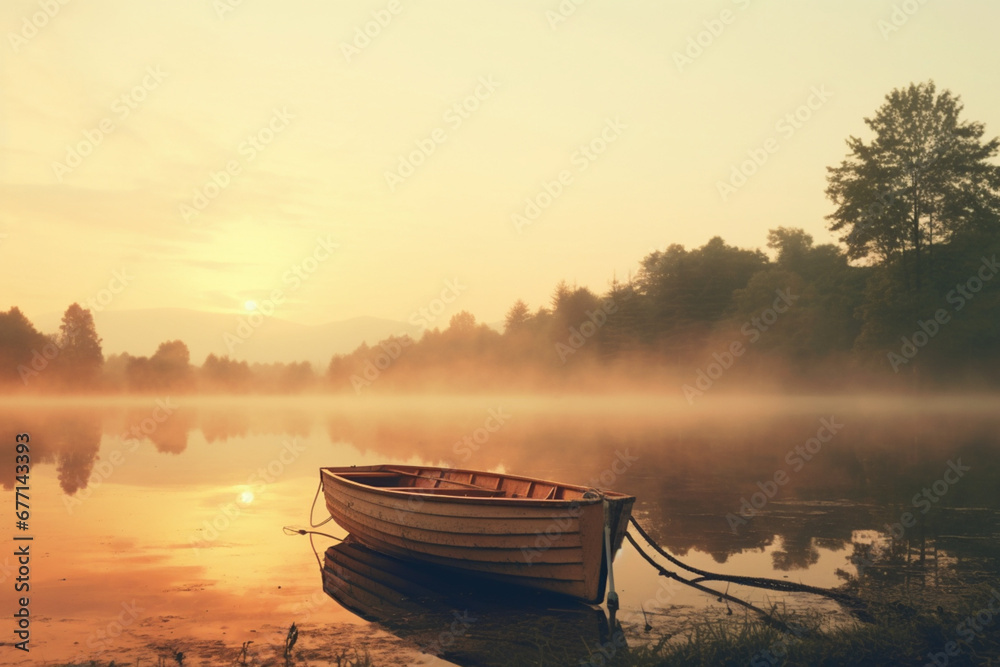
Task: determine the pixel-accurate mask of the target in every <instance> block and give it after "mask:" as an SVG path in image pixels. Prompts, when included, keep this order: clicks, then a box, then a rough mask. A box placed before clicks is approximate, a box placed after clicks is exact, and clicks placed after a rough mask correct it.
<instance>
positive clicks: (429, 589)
mask: <svg viewBox="0 0 1000 667" xmlns="http://www.w3.org/2000/svg"><path fill="white" fill-rule="evenodd" d="M323 590H324V591H325V592H326V593H327V594H328V595H329V596H330V597H332V598H333V599H334V600H336V601H337V602H338V603H340V604H341V605H342V606H343V607H345V608H347V609H348V610H350V611H352V612H354V613H355V614H357V615H359V616H361V617H362V618H364V619H365V620H368V621H372V622H374V623H377V624H379V625H380V626H382V627H383V628H385V629H386V630H388V631H389V632H391V633H392V634H394V635H396V636H398V637H401V638H403V639H407V640H410V641H412V642H414V643H415V644H416V645H417V646H418V647H419V649H420V650H421V651H422V652H424V653H429V654H432V655H437V656H439V657H441V658H444V659H445V660H448V661H450V662H454V663H456V664H459V665H562V664H565V665H579V664H581V663H583V664H585V663H587V661H588V660H591V659H593V658H598V657H599V656H606V655H609V654H610V653H611V652H612V651H617V650H620V649H621V648H622V646H623V644H624V640H623V637H622V634H621V632H620V631H618V632H616V633H615V639H616V641H611V635H610V633H609V631H608V619H607V616H606V615H605V613H604V610H603V609H601V608H598V607H594V606H591V605H588V604H584V603H582V602H577V601H574V600H571V599H568V598H566V597H565V596H556V595H552V594H547V593H543V592H541V591H532V590H528V589H522V588H519V587H516V586H510V585H506V586H505V585H502V584H498V583H496V582H492V581H489V580H486V579H482V578H479V577H475V576H474V575H468V574H464V573H457V572H455V571H453V570H446V569H442V568H436V567H434V566H432V565H427V564H424V563H415V562H409V561H401V560H397V559H395V558H391V557H389V556H384V555H382V554H380V553H377V552H375V551H372V550H371V549H368V548H367V547H365V546H364V545H362V544H360V543H359V542H357V541H356V540H355V539H353V538H351V537H348V538H347V540H345V541H344V542H342V543H341V544H338V545H335V546H332V547H330V548H329V549H327V550H326V555H325V562H324V564H323ZM598 664H600V662H599V663H598Z"/></svg>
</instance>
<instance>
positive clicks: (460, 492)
mask: <svg viewBox="0 0 1000 667" xmlns="http://www.w3.org/2000/svg"><path fill="white" fill-rule="evenodd" d="M381 488H382V489H384V490H386V491H405V492H406V493H423V494H429V495H436V496H465V497H470V498H496V497H499V496H503V491H491V490H489V489H462V488H458V489H446V488H442V487H430V486H383V487H381Z"/></svg>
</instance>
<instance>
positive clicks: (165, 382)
mask: <svg viewBox="0 0 1000 667" xmlns="http://www.w3.org/2000/svg"><path fill="white" fill-rule="evenodd" d="M962 110H963V108H962V104H961V100H960V98H959V97H958V96H955V95H953V94H952V93H951V92H949V91H942V92H938V91H937V88H936V86H935V84H934V83H933V82H932V81H929V82H926V83H921V84H910V85H909V86H908V87H906V88H903V89H898V90H894V91H892V92H891V93H890V94H889V95H887V96H886V101H885V103H884V104H883V105H882V106H881V107H880V108H879V109H878V110H877V111H876V113H875V115H874V116H873V117H871V118H866V119H865V123H866V124H867V126H868V128H869V129H870V130H871V133H872V138H871V139H870V140H868V141H865V140H862V139H860V138H857V137H853V136H852V137H850V138H849V139H848V140H847V147H848V153H847V156H846V157H845V159H844V160H843V161H842V162H841V164H840V165H837V166H834V167H830V168H828V172H829V173H828V179H827V189H826V194H827V196H828V197H829V199H830V200H831V202H832V203H833V205H834V207H835V208H834V212H833V213H832V214H831V215H829V216H828V226H829V229H830V230H832V231H834V232H837V233H839V234H840V245H835V244H820V245H816V244H815V243H814V239H813V237H812V236H811V235H810V234H808V233H806V232H805V231H804V230H802V229H799V228H791V227H777V228H774V229H771V230H770V231H769V232H768V234H767V238H766V248H767V249H768V251H769V253H766V252H764V251H763V250H761V249H749V248H739V247H735V246H731V245H728V244H727V243H726V242H725V241H724V240H723V239H722V238H720V237H715V238H712V239H711V240H709V241H708V242H707V243H706V244H705V245H703V246H701V247H699V248H693V249H686V248H685V247H683V246H681V245H678V244H673V245H669V246H667V247H666V248H665V249H664V250H658V251H655V252H652V253H650V254H648V255H647V256H646V257H644V258H642V260H641V261H640V262H639V266H638V269H637V271H636V272H635V274H634V275H630V276H629V277H628V279H627V280H624V281H619V280H617V279H613V280H611V281H610V282H609V284H608V287H607V289H606V290H604V291H603V292H602V293H596V292H594V291H592V290H590V289H588V288H586V287H578V286H575V285H569V284H567V283H565V282H561V283H559V284H558V285H557V286H556V288H555V290H554V291H553V294H552V297H551V299H550V301H549V303H547V304H544V305H541V306H539V307H537V308H534V309H533V308H532V307H530V306H529V305H528V304H527V303H525V302H524V301H522V300H518V301H516V302H515V303H514V304H512V305H511V307H510V309H509V310H508V312H507V314H506V317H505V320H504V323H503V327H502V330H501V331H498V330H496V329H494V328H492V327H490V326H488V325H486V324H483V323H478V322H477V321H476V318H475V317H474V316H473V315H472V314H471V313H468V312H466V311H462V312H459V313H457V314H455V315H454V316H452V318H451V320H450V322H449V325H448V327H446V328H444V329H438V328H434V329H428V330H425V331H424V332H423V333H422V335H421V336H420V337H419V338H418V339H414V338H411V337H409V336H396V337H390V338H388V339H386V340H383V341H380V342H379V343H377V344H375V345H371V346H369V345H368V344H362V345H360V346H359V347H358V348H357V349H355V350H354V351H353V352H351V353H349V354H336V355H334V356H333V357H332V359H331V360H330V363H329V365H328V367H327V368H326V369H323V370H322V373H317V372H315V371H314V369H313V368H312V367H311V366H310V365H309V364H308V363H306V362H302V363H299V364H253V365H250V364H248V363H247V362H245V361H238V360H234V359H231V358H229V357H226V356H223V357H218V356H216V355H209V356H208V357H207V358H206V359H205V360H204V362H203V363H202V365H201V366H200V367H195V366H193V365H192V364H191V363H190V355H189V353H188V349H187V346H186V345H185V344H184V343H183V342H182V341H167V342H164V343H163V344H162V345H160V347H159V349H157V351H156V353H155V354H153V355H152V356H151V357H148V358H147V357H132V356H130V355H128V354H120V355H114V356H111V357H109V358H107V359H104V357H103V355H102V352H101V341H100V338H99V336H98V335H97V332H96V331H95V329H94V324H93V318H92V316H91V314H90V312H89V311H87V310H86V309H83V308H81V307H80V306H79V305H77V304H73V305H71V306H70V307H69V308H68V309H67V311H66V313H65V315H64V317H63V321H62V325H61V326H60V330H59V332H58V333H57V334H54V335H48V336H46V335H44V334H42V333H40V332H38V331H37V330H36V329H35V328H34V326H33V325H32V324H31V323H30V322H29V321H28V320H27V318H26V317H24V315H23V314H22V313H21V311H20V310H18V309H17V308H12V309H11V310H10V311H8V312H6V313H2V312H0V383H3V384H4V385H6V386H7V387H8V388H11V387H17V386H18V385H23V386H31V385H32V384H34V386H37V387H40V388H58V389H64V390H70V391H72V390H88V389H103V390H107V391H139V392H144V391H167V390H168V391H225V392H239V391H260V392H288V391H304V390H314V389H329V390H334V391H354V392H356V393H363V392H365V391H377V390H380V389H431V390H433V389H441V390H456V389H458V390H474V389H483V390H489V389H503V388H520V389H525V388H536V389H546V388H557V387H564V388H579V387H584V386H586V385H588V384H592V385H594V386H607V385H609V384H610V385H614V386H617V383H618V382H621V383H626V384H631V385H634V386H636V387H649V388H663V387H664V386H666V387H667V388H669V387H670V386H671V384H673V385H674V386H677V387H678V388H681V389H683V391H684V392H685V395H686V396H688V397H689V398H690V397H691V396H692V395H700V394H701V393H704V391H707V389H708V388H710V387H711V386H712V385H713V384H714V383H715V382H716V381H717V380H720V378H721V377H722V375H723V374H726V376H727V381H731V382H733V383H734V386H735V383H736V381H737V379H738V380H739V382H752V383H756V384H757V385H760V386H768V385H773V386H776V387H787V386H789V385H795V386H855V385H858V384H863V385H866V386H867V385H868V384H869V383H871V382H876V383H878V382H885V383H887V384H892V383H899V382H904V383H907V384H914V383H916V384H921V385H922V384H931V385H935V384H940V383H948V384H963V385H970V384H971V385H982V386H996V385H997V384H998V380H1000V318H998V317H997V315H998V314H1000V279H998V278H997V274H998V273H1000V265H998V264H997V256H998V254H1000V168H998V167H997V166H996V165H994V164H993V162H992V160H993V158H995V157H996V155H997V152H998V149H1000V140H998V139H997V138H993V139H989V140H986V139H984V133H985V128H984V126H983V125H982V124H981V123H976V122H970V121H965V120H963V119H962V118H961V114H962ZM728 378H732V380H729V379H728ZM691 392H693V393H691Z"/></svg>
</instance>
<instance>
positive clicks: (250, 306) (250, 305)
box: [243, 299, 257, 310]
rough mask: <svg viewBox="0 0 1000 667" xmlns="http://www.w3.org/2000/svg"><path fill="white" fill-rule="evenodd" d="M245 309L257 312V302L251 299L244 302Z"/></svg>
mask: <svg viewBox="0 0 1000 667" xmlns="http://www.w3.org/2000/svg"><path fill="white" fill-rule="evenodd" d="M243 307H244V308H245V309H247V310H257V302H256V301H254V300H253V299H249V300H247V301H244V302H243Z"/></svg>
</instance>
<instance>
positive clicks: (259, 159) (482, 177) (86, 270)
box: [0, 0, 1000, 323]
mask: <svg viewBox="0 0 1000 667" xmlns="http://www.w3.org/2000/svg"><path fill="white" fill-rule="evenodd" d="M63 1H64V2H66V4H65V5H61V4H58V2H57V0H40V1H39V0H31V1H21V0H6V1H5V2H3V3H2V4H0V26H2V28H3V32H4V39H3V41H4V43H3V45H2V46H0V52H2V53H3V56H2V70H0V71H2V87H0V90H2V93H0V95H2V97H0V99H2V102H0V105H2V106H0V146H2V149H0V150H2V160H0V201H2V204H0V286H2V290H0V309H4V310H6V309H7V308H9V307H10V306H12V305H17V306H20V307H21V308H22V309H23V310H24V311H25V312H26V313H27V314H28V315H29V317H37V316H40V315H42V314H44V313H51V312H55V311H59V312H61V311H62V310H63V309H64V308H65V307H66V306H67V305H68V304H69V303H71V302H73V301H80V302H86V301H87V300H88V299H91V300H92V299H99V298H103V300H104V301H105V304H104V306H103V307H106V308H108V309H136V308H149V307H157V308H159V307H180V308H191V309H198V310H211V311H226V312H236V311H239V310H242V309H243V308H244V304H245V302H246V301H248V300H251V301H257V302H258V303H262V302H264V300H266V299H267V298H268V297H269V295H271V294H272V293H273V292H274V291H275V290H280V294H279V295H278V296H280V297H281V298H282V299H283V302H282V303H279V304H278V305H277V306H276V309H275V310H274V315H275V316H276V317H280V318H285V319H289V320H293V321H296V322H301V323H319V322H327V321H332V320H342V319H347V318H351V317H356V316H360V315H373V316H378V317H385V318H392V319H398V320H408V319H410V317H411V315H412V314H413V313H414V312H415V311H417V310H418V309H419V308H421V307H426V306H427V305H428V304H430V303H431V302H432V301H433V300H434V299H435V298H437V297H438V296H439V295H440V294H441V293H442V290H446V289H451V290H452V292H457V298H455V299H454V301H453V303H451V304H450V305H449V310H448V311H447V312H446V313H445V315H444V316H443V317H444V318H445V322H443V323H446V318H447V316H448V315H450V314H452V313H454V312H457V311H458V310H460V309H466V310H469V311H471V312H472V313H474V314H475V315H476V316H477V317H478V318H479V319H480V320H485V321H496V320H499V319H501V318H502V317H503V314H504V312H505V311H506V310H507V308H508V307H509V306H510V305H511V303H512V302H513V301H514V300H515V299H517V298H524V299H525V300H526V301H528V303H529V305H530V306H531V307H532V308H537V307H538V306H539V305H542V304H547V303H548V300H549V296H550V294H551V292H552V290H553V288H554V286H555V284H556V283H557V282H558V281H559V280H561V279H566V280H568V281H569V282H571V283H573V282H575V283H577V284H579V285H585V286H588V287H590V288H592V289H594V290H595V291H603V290H604V289H605V288H606V286H607V283H608V281H609V280H610V279H611V278H612V276H613V275H616V274H617V276H618V277H619V278H625V277H626V276H627V274H628V273H629V272H630V271H632V272H634V270H635V268H636V267H637V265H638V262H639V260H640V259H641V258H642V257H643V256H645V255H646V254H647V253H649V252H650V251H651V250H653V249H662V248H664V247H666V246H667V245H668V244H670V243H681V244H684V245H685V246H687V247H692V246H698V245H701V244H703V243H704V242H705V241H707V240H708V239H709V238H711V237H712V236H715V235H720V236H722V237H723V238H724V239H726V241H727V242H729V243H733V244H736V245H740V246H745V247H763V245H764V242H765V237H766V232H767V230H768V229H769V228H772V227H776V226H779V225H785V226H800V227H804V228H805V229H806V230H808V231H809V232H810V233H812V234H813V235H814V236H815V237H816V240H817V242H829V241H831V240H833V239H834V237H833V236H832V235H831V234H830V233H829V232H827V231H826V229H825V221H824V216H825V215H827V214H828V213H830V211H831V210H832V207H831V205H830V204H829V202H828V201H827V200H826V198H825V195H824V187H825V177H826V171H825V168H826V167H827V166H830V165H834V164H837V163H839V161H840V160H841V159H842V158H843V157H844V155H845V150H846V148H845V144H844V140H845V139H846V138H847V137H848V136H849V135H851V134H855V135H858V134H860V135H862V136H867V134H865V130H866V128H865V126H864V124H863V120H862V119H863V117H865V116H870V115H872V114H873V113H874V111H875V110H876V108H877V107H878V106H879V105H880V104H881V103H882V101H883V98H884V96H885V95H886V93H888V92H889V91H890V90H891V89H892V88H895V87H901V86H905V85H907V84H908V83H910V82H911V81H924V80H927V79H929V78H933V79H934V80H935V81H936V83H937V84H938V86H939V87H941V88H948V89H950V90H952V91H953V92H955V93H957V94H959V95H961V97H962V99H963V101H964V103H965V107H966V110H965V117H966V118H967V119H974V120H978V121H982V122H984V123H985V124H986V129H987V135H988V136H991V137H992V136H995V135H997V134H1000V88H998V86H997V85H996V83H997V82H996V75H995V73H994V72H993V70H994V69H995V63H996V62H997V55H998V52H1000V48H998V41H997V38H996V26H997V25H1000V4H997V3H995V2H987V1H986V0H982V1H979V2H974V1H971V0H966V1H962V0H952V1H950V2H943V1H941V0H938V1H934V0H929V1H928V0H924V1H923V2H918V1H917V0H908V1H907V2H898V1H893V0H846V1H845V0H838V1H836V2H833V1H832V0H831V1H828V2H795V3H792V2H776V1H774V0H772V1H771V2H766V1H764V0H711V1H699V2H694V1H687V2H682V1H664V2H648V1H645V2H638V1H633V0H614V1H612V0H575V1H574V0H563V1H562V3H560V2H559V1H558V0H537V1H528V0H503V1H498V2H457V1H453V2H445V1H436V0H419V1H418V0H412V1H411V0H392V1H391V2H390V1H389V0H377V1H375V2H369V1H364V2H318V1H304V0H303V1H287V2H281V3H278V2H265V1H264V0H242V1H240V0H216V1H214V2H213V0H194V1H192V2H176V1H173V0H169V1H168V0H144V1H143V2H124V1H119V2H111V1H109V0H88V1H87V2H84V1H82V0H69V1H66V0H63ZM50 4H51V6H49V5H50ZM45 7H48V12H49V13H51V14H54V15H53V16H51V17H49V16H47V15H46V14H45V11H46V10H45ZM560 7H562V8H563V10H564V12H565V13H566V14H568V15H567V16H562V15H560V14H559V11H560V9H559V8H560ZM894 8H895V9H894ZM571 10H572V11H571ZM907 11H909V12H910V13H909V14H908V13H907ZM894 12H895V13H894ZM557 19H559V20H558V21H557ZM561 19H565V20H561ZM894 20H895V24H898V25H894V24H893V21H894ZM378 21H381V22H382V23H384V24H385V25H384V26H381V25H379V24H378ZM880 22H882V23H881V24H880ZM36 24H37V25H40V26H41V27H36ZM366 24H368V25H367V28H368V31H369V32H370V33H372V34H374V35H375V36H374V37H370V38H369V37H367V36H365V35H364V34H363V31H364V30H365V29H366ZM897 27H898V29H894V30H892V31H891V32H890V30H889V29H890V28H897ZM699 33H701V34H699ZM713 33H715V34H713ZM689 39H690V40H692V41H690V42H689ZM699 41H700V42H701V44H702V46H700V47H697V46H692V44H695V45H697V43H698V42H699ZM697 48H700V53H699V52H698V50H697ZM686 51H687V53H685V52H686ZM680 56H684V57H686V58H689V60H687V61H685V60H682V59H681V58H680ZM809 104H811V105H812V108H811V109H810V108H809V107H808V106H806V107H804V108H800V107H802V105H809ZM456 105H458V106H457V107H456ZM797 111H798V113H799V118H798V119H794V114H795V113H796V112H797ZM788 114H793V118H792V119H791V120H789V119H787V118H786V115H788ZM109 130H110V131H109ZM421 145H422V146H423V152H420V151H421V149H420V146H421ZM588 145H589V146H591V147H592V150H591V151H590V152H589V155H588V154H587V153H584V152H582V151H581V146H588ZM765 146H768V147H770V148H771V149H772V152H771V153H769V154H768V153H767V151H766V149H765ZM775 147H777V148H776V149H775ZM431 148H433V151H432V152H431ZM414 151H418V152H417V153H415V154H414V155H413V159H412V160H411V158H410V157H409V156H410V155H411V153H413V152H414ZM601 151H603V152H601ZM748 152H751V153H753V152H756V154H757V156H758V161H761V156H762V152H763V154H764V155H766V157H767V159H766V162H764V163H763V164H762V165H761V166H760V167H759V168H757V169H756V173H754V174H752V175H751V176H750V177H749V178H747V179H746V182H745V184H743V185H741V187H739V188H734V191H731V192H728V194H725V196H724V194H723V193H720V189H719V185H718V184H719V182H720V181H722V182H725V181H727V180H728V179H729V178H730V174H731V170H732V168H733V165H738V164H739V163H741V162H742V161H744V160H746V159H748ZM423 153H430V154H429V155H424V154H423ZM401 161H405V164H403V167H402V168H401V166H400V164H401ZM415 163H419V164H418V165H416V166H413V169H412V173H411V172H410V171H409V169H410V167H411V166H412V165H414V164H415ZM754 166H756V165H754ZM227 168H228V169H229V171H230V173H226V172H227ZM387 173H389V174H393V176H391V177H387V175H386V174H387ZM213 174H214V180H215V182H213ZM560 177H562V180H563V182H562V183H560V182H559V180H560ZM216 183H218V184H220V185H221V186H222V187H217V186H216ZM545 183H549V185H548V189H549V190H550V191H551V192H553V193H555V194H556V196H555V197H553V198H551V199H548V194H547V193H546V186H545ZM560 190H561V192H560ZM198 193H200V195H199V194H198ZM200 196H204V197H205V199H204V200H202V199H200ZM539 198H540V199H541V201H540V202H539V203H540V204H542V206H541V207H540V214H539V215H537V216H536V217H534V219H529V216H528V215H526V213H530V214H532V215H533V214H534V211H531V210H528V211H527V212H526V200H528V199H532V200H538V199H539ZM186 207H187V208H186ZM199 207H201V210H199ZM514 214H519V215H523V216H525V218H524V220H525V221H527V222H528V223H529V224H520V225H518V224H516V223H515V221H514V220H513V219H512V216H513V215H514ZM518 227H520V228H518ZM324 244H325V245H324ZM330 244H336V245H337V247H336V248H335V249H333V250H332V251H328V249H327V248H328V247H329V245H330ZM296 271H298V273H296ZM116 272H117V274H116ZM123 272H124V273H123ZM116 275H117V277H116ZM456 279H457V281H458V288H457V289H455V288H454V287H453V288H448V287H447V281H454V280H456ZM101 290H107V291H106V292H103V293H102V291H101ZM113 293H114V294H113ZM101 295H103V296H101ZM98 303H99V302H98Z"/></svg>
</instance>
